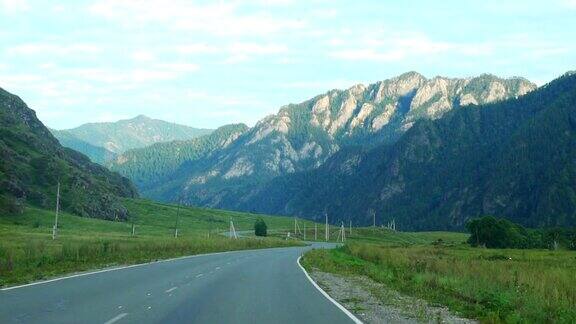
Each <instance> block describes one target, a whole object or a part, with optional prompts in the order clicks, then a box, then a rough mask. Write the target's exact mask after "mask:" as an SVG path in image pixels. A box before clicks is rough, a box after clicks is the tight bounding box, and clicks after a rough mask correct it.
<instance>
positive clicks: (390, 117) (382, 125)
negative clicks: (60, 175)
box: [124, 72, 536, 209]
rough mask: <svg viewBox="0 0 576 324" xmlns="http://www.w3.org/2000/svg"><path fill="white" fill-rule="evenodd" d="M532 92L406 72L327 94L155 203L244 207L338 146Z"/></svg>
mask: <svg viewBox="0 0 576 324" xmlns="http://www.w3.org/2000/svg"><path fill="white" fill-rule="evenodd" d="M535 87H536V86H535V85H534V84H532V83H530V82H529V81H527V80H525V79H522V78H511V79H501V78H498V77H495V76H493V75H488V74H485V75H481V76H479V77H475V78H468V79H451V78H444V77H435V78H432V79H427V78H425V77H424V76H422V75H420V74H418V73H416V72H409V73H405V74H402V75H400V76H398V77H395V78H392V79H389V80H384V81H381V82H377V83H375V84H371V85H368V86H364V85H361V84H359V85H355V86H353V87H351V88H349V89H347V90H331V91H328V92H326V93H324V94H322V95H319V96H316V97H314V98H312V99H310V100H307V101H305V102H302V103H300V104H290V105H287V106H284V107H282V108H281V109H280V111H279V112H278V113H277V114H275V115H271V116H268V117H266V118H264V119H263V120H261V121H260V122H258V123H257V124H256V125H255V126H254V127H253V128H251V129H250V130H248V131H246V132H245V133H243V134H242V135H241V136H240V137H238V139H236V140H235V141H234V142H232V143H230V145H228V146H226V147H225V148H223V149H220V150H217V151H215V152H212V153H211V154H209V155H207V156H205V157H203V158H201V159H198V160H196V161H195V162H194V163H188V164H186V167H185V168H181V169H180V170H179V171H178V177H175V180H174V181H172V182H171V183H170V184H167V185H165V186H163V187H162V188H159V189H158V190H157V191H156V192H155V193H154V196H153V198H156V199H160V200H164V201H174V200H179V199H180V198H182V200H183V201H184V202H186V203H189V204H194V205H201V206H208V207H218V208H228V209H238V208H244V206H245V203H244V202H245V201H250V199H251V198H250V197H251V196H252V195H254V194H255V193H256V192H257V191H258V188H259V187H260V186H262V185H264V184H265V183H266V182H268V181H270V180H272V179H274V178H275V177H279V176H284V175H288V174H291V173H296V172H303V171H307V170H312V169H315V168H318V167H320V166H321V165H323V164H324V162H325V161H326V160H327V159H328V158H330V157H331V156H332V155H333V154H334V153H336V152H338V151H339V150H341V148H343V147H348V146H353V145H361V146H363V147H366V148H368V147H372V146H375V145H378V144H381V143H385V144H390V143H394V142H395V141H397V140H398V138H399V137H400V136H402V134H403V133H404V132H406V131H407V130H408V129H410V128H411V127H412V125H413V124H414V123H415V122H416V121H418V120H420V119H437V118H440V117H441V116H443V115H444V114H445V113H447V112H449V111H451V110H453V109H454V110H459V109H460V108H461V107H462V106H465V105H469V104H473V105H475V104H484V103H488V102H495V101H500V100H503V99H506V98H514V97H517V96H521V95H523V94H525V93H527V92H529V91H531V90H533V89H535ZM124 174H125V175H127V176H130V175H129V174H127V173H124ZM145 195H147V194H145Z"/></svg>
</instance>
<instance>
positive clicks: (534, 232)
mask: <svg viewBox="0 0 576 324" xmlns="http://www.w3.org/2000/svg"><path fill="white" fill-rule="evenodd" d="M466 229H467V230H468V231H469V232H470V234H471V235H470V238H469V239H468V243H470V244H471V245H472V246H484V247H487V248H499V249H505V248H513V249H542V248H544V249H552V250H556V249H558V248H566V249H570V250H576V228H559V227H555V228H538V229H529V228H524V227H523V226H522V225H519V224H515V223H512V222H511V221H509V220H506V219H499V218H495V217H492V216H485V217H482V218H477V219H473V220H471V221H469V222H468V223H467V224H466Z"/></svg>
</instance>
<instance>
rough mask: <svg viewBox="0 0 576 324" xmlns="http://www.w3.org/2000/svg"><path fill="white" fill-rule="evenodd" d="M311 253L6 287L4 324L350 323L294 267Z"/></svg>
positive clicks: (160, 265) (212, 260)
mask: <svg viewBox="0 0 576 324" xmlns="http://www.w3.org/2000/svg"><path fill="white" fill-rule="evenodd" d="M314 246H315V247H332V246H333V245H325V244H314ZM308 249H310V247H293V248H276V249H265V250H250V251H235V252H225V253H219V254H208V255H198V256H191V257H184V258H180V259H174V260H168V261H163V262H156V263H150V264H144V265H137V266H131V267H127V268H121V269H117V270H111V271H102V272H96V273H93V274H87V275H81V276H76V277H69V278H64V279H61V280H55V281H47V282H43V283H42V282H41V283H38V284H32V285H28V286H21V287H13V288H7V289H3V290H1V291H0V300H2V302H1V303H0V322H1V323H116V322H117V323H136V322H137V323H191V322H193V323H271V322H273V323H319V322H323V323H331V324H337V323H353V320H352V319H351V318H350V317H348V316H347V315H346V314H345V313H344V312H343V311H342V310H340V309H339V308H338V307H337V306H336V305H334V304H333V303H331V302H330V301H329V300H328V299H326V298H325V297H324V296H323V295H322V293H321V292H320V291H319V290H317V289H316V288H315V287H314V286H313V285H312V284H311V283H310V282H309V280H308V279H307V277H306V275H305V273H304V272H303V271H302V270H301V268H300V267H299V265H298V264H297V263H296V260H297V259H298V257H299V256H300V255H302V254H303V253H304V252H305V251H306V250H308Z"/></svg>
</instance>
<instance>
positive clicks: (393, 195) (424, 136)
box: [237, 74, 576, 230]
mask: <svg viewBox="0 0 576 324" xmlns="http://www.w3.org/2000/svg"><path fill="white" fill-rule="evenodd" d="M237 208H238V209H249V210H255V211H259V212H266V213H271V214H288V215H300V216H304V217H309V218H314V219H321V218H322V217H323V215H324V212H327V213H328V214H329V215H330V217H331V220H332V221H333V222H334V223H338V222H339V221H346V222H347V221H348V220H353V221H354V222H355V223H356V224H363V225H368V224H371V223H372V216H371V210H373V211H375V213H376V215H377V219H378V222H379V223H381V224H382V223H386V222H388V221H391V220H392V219H395V221H396V224H397V225H399V226H400V228H401V229H406V230H422V229H426V230H431V229H462V228H463V225H464V224H465V222H466V221H467V220H468V219H470V218H472V217H478V216H481V215H495V216H498V217H505V218H507V219H509V220H512V221H514V222H517V223H520V224H523V225H525V226H529V227H538V226H576V75H575V74H567V75H565V76H563V77H561V78H559V79H557V80H555V81H553V82H551V83H549V84H548V85H545V86H543V87H541V88H540V89H538V90H536V91H532V92H530V93H528V94H526V95H525V96H522V97H520V98H517V99H516V98H513V99H509V100H506V101H501V102H497V103H492V104H486V105H481V106H474V105H471V106H466V107H462V108H460V109H454V110H453V111H450V112H449V113H446V114H445V115H444V116H443V117H442V118H439V119H437V120H427V119H423V120H420V121H418V122H416V123H415V124H414V125H413V127H412V128H411V129H410V130H409V131H407V132H406V133H405V134H404V135H403V136H402V137H401V138H400V139H399V140H398V141H397V142H395V143H393V144H382V145H379V146H376V147H374V148H372V149H366V148H362V147H351V148H347V149H344V150H341V151H340V152H338V153H337V154H335V155H334V156H332V157H331V158H330V159H329V160H328V161H327V162H326V163H324V164H323V165H322V166H321V167H320V168H318V169H316V170H312V171H308V172H301V173H297V174H293V175H289V176H285V177H278V178H276V179H273V180H272V181H270V182H269V183H267V184H266V185H265V186H262V187H260V188H259V189H258V190H257V192H255V193H253V194H252V196H251V197H250V199H248V200H246V201H244V202H243V204H241V205H238V206H237Z"/></svg>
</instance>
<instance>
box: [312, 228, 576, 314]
mask: <svg viewBox="0 0 576 324" xmlns="http://www.w3.org/2000/svg"><path fill="white" fill-rule="evenodd" d="M399 234H401V233H399ZM424 235H425V236H426V235H429V234H424ZM302 263H303V265H304V266H305V267H306V268H307V269H313V268H317V269H319V270H320V271H324V272H331V273H337V274H342V275H364V276H367V277H369V278H371V279H373V280H375V281H377V282H381V283H383V284H385V285H386V286H387V287H390V288H392V289H394V290H397V291H400V292H402V293H405V294H407V295H411V296H415V297H418V298H422V299H425V300H427V301H429V302H431V303H435V304H439V305H445V306H448V307H449V309H451V310H452V311H455V312H457V313H459V314H461V315H463V316H465V317H469V318H475V319H479V320H480V321H481V322H485V323H575V322H576V275H575V273H576V253H575V252H571V251H547V250H508V249H507V250H487V249H478V248H470V247H467V246H464V245H453V246H446V245H444V244H436V245H430V244H428V245H412V246H393V245H390V244H388V245H386V244H370V243H354V242H353V243H350V244H347V245H345V246H344V247H341V248H338V249H334V250H313V251H310V252H308V253H307V254H306V255H305V256H304V258H303V262H302ZM384 302H385V301H384Z"/></svg>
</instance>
